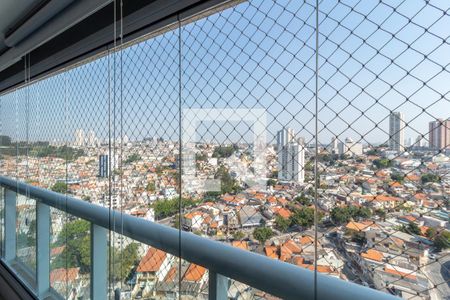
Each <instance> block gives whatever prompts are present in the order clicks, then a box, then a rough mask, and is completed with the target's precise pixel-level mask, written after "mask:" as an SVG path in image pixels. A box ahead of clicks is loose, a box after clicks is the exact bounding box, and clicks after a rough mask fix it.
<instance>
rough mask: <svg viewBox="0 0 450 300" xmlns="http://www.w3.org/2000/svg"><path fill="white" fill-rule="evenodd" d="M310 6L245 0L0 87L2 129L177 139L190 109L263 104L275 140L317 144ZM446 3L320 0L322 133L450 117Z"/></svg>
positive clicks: (32, 134)
mask: <svg viewBox="0 0 450 300" xmlns="http://www.w3.org/2000/svg"><path fill="white" fill-rule="evenodd" d="M125 5H126V3H125ZM314 5H315V1H311V0H306V1H301V0H298V1H287V0H283V1H269V0H265V1H262V0H259V1H253V0H252V1H249V2H244V3H242V4H238V5H237V6H235V7H233V8H229V9H226V10H224V11H221V12H219V13H215V14H213V15H210V16H208V17H206V18H203V19H200V20H196V21H195V22H190V23H187V24H185V25H184V26H183V27H181V28H180V29H178V28H175V29H174V30H169V31H167V32H165V33H163V34H161V35H159V36H156V37H152V38H151V39H148V40H146V41H143V42H140V43H137V44H134V45H132V46H130V47H128V48H126V49H124V50H122V51H121V52H116V53H114V54H110V55H106V56H104V57H102V58H99V59H96V60H93V61H91V62H89V63H87V64H84V65H82V66H79V67H77V68H73V69H71V70H69V71H67V72H64V73H60V74H58V75H55V76H53V77H49V78H47V79H45V80H41V81H38V82H36V83H35V84H33V85H30V86H28V87H26V88H22V89H19V90H17V91H15V92H13V93H10V94H7V95H4V96H2V97H1V119H2V122H1V132H2V134H7V135H11V136H13V137H14V138H15V139H16V140H25V139H26V138H27V137H28V139H29V140H30V141H35V140H50V141H53V140H56V141H69V142H70V141H73V140H74V132H75V130H76V129H78V128H82V129H84V130H85V131H86V132H87V131H89V130H93V131H94V132H95V134H96V135H97V136H98V137H99V138H100V139H101V140H103V141H107V139H108V137H109V135H110V134H111V136H112V137H119V136H120V135H126V136H127V137H128V138H130V140H140V139H143V138H145V137H154V136H157V137H163V138H165V139H171V140H178V137H179V133H180V127H179V117H180V112H182V111H183V110H184V109H189V108H236V109H238V108H246V109H249V111H250V113H251V109H255V108H256V109H261V108H263V109H265V110H266V111H267V119H266V124H267V136H268V142H270V143H274V142H275V140H274V137H275V135H276V132H277V131H278V130H280V129H281V128H283V127H291V128H293V129H294V130H295V132H296V133H297V135H298V136H299V137H300V136H301V137H305V140H306V141H307V142H313V141H314V138H313V136H314V131H315V50H316V46H315V43H316V41H315V7H314ZM449 7H450V5H449V3H448V0H431V1H427V2H425V1H421V0H405V1H398V0H395V1H394V0H362V1H353V0H341V1H337V0H326V1H321V3H320V10H319V11H320V16H319V20H320V24H319V48H318V52H319V72H318V76H319V81H318V82H319V85H318V88H319V93H318V99H319V103H318V108H319V114H318V120H319V127H318V130H319V135H318V137H319V141H320V142H321V143H323V144H326V143H328V142H329V141H330V140H331V137H333V136H338V137H339V139H340V140H344V139H345V138H346V137H351V138H353V139H354V140H356V141H361V142H363V143H381V142H384V141H386V140H387V138H388V118H389V113H390V111H401V112H403V113H404V115H405V121H406V122H407V128H406V129H405V130H406V137H407V138H408V137H411V138H412V139H415V138H416V137H417V135H419V134H426V133H427V130H428V122H429V121H432V120H434V119H436V118H449V117H450V101H449V91H450V70H449V68H450V67H449V64H450V54H449V53H450V46H449V42H450V40H449V31H448V28H450V15H449ZM425 29H426V30H425ZM180 46H181V47H180ZM180 55H181V57H180ZM180 62H181V64H180ZM180 87H181V89H180ZM180 97H181V98H180ZM22 112H24V113H22ZM181 131H182V128H181ZM197 132H198V137H199V140H201V141H210V140H215V141H219V142H238V141H249V140H251V139H252V137H251V136H252V124H249V122H247V121H245V120H243V121H242V122H234V123H230V122H224V121H217V122H211V121H205V122H202V123H201V125H200V126H199V128H198V131H197Z"/></svg>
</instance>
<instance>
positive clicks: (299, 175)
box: [277, 128, 305, 183]
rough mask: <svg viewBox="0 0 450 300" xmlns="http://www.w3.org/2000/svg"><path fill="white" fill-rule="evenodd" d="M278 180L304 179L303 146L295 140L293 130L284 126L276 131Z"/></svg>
mask: <svg viewBox="0 0 450 300" xmlns="http://www.w3.org/2000/svg"><path fill="white" fill-rule="evenodd" d="M277 148H278V180H282V181H295V182H299V183H303V181H304V180H305V170H304V166H305V147H304V144H303V141H302V140H300V139H299V140H298V141H297V140H295V138H294V131H293V130H292V129H291V128H286V129H283V130H280V131H278V133H277Z"/></svg>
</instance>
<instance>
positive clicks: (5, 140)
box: [0, 135, 11, 146]
mask: <svg viewBox="0 0 450 300" xmlns="http://www.w3.org/2000/svg"><path fill="white" fill-rule="evenodd" d="M0 146H11V137H9V136H7V135H0Z"/></svg>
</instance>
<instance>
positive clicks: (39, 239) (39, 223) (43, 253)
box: [36, 201, 50, 298]
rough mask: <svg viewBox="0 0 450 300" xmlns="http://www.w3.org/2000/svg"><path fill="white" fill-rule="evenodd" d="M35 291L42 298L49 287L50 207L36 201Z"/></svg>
mask: <svg viewBox="0 0 450 300" xmlns="http://www.w3.org/2000/svg"><path fill="white" fill-rule="evenodd" d="M36 252H37V253H36V257H37V261H36V264H37V274H36V280H37V293H38V296H39V298H44V297H45V294H46V293H47V292H48V291H49V288H50V207H49V206H48V205H45V204H43V203H41V202H39V201H37V203H36Z"/></svg>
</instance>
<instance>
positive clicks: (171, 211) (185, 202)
mask: <svg viewBox="0 0 450 300" xmlns="http://www.w3.org/2000/svg"><path fill="white" fill-rule="evenodd" d="M179 201H180V199H179V198H173V199H165V200H158V201H155V203H154V204H153V209H154V210H155V218H156V219H163V218H167V217H170V216H173V215H175V214H176V213H177V212H178V210H179V208H180V202H179ZM197 203H198V202H197V201H194V200H193V199H190V198H181V207H182V208H185V207H190V206H193V205H195V204H197Z"/></svg>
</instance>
